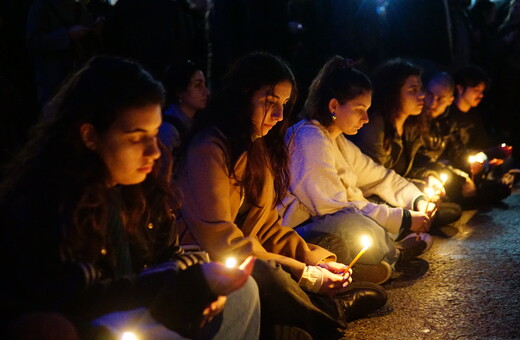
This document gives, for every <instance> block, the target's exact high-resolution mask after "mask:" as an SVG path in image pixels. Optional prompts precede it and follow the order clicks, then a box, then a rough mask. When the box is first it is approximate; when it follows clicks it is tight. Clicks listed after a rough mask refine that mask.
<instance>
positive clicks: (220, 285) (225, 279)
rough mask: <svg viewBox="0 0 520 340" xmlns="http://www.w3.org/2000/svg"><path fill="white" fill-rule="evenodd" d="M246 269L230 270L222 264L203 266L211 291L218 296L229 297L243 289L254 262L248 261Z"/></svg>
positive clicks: (215, 263)
mask: <svg viewBox="0 0 520 340" xmlns="http://www.w3.org/2000/svg"><path fill="white" fill-rule="evenodd" d="M247 261H248V262H247V263H246V265H245V266H244V267H242V266H241V267H235V268H228V267H226V266H225V265H224V264H223V263H220V262H209V263H203V264H202V273H203V274H204V277H205V278H206V282H207V283H208V285H209V287H210V289H211V291H212V292H213V293H214V294H216V295H228V294H230V293H232V292H234V291H235V290H237V289H239V288H240V287H242V286H243V285H244V284H245V283H246V281H247V278H248V277H249V275H250V274H251V271H252V270H253V266H254V260H247Z"/></svg>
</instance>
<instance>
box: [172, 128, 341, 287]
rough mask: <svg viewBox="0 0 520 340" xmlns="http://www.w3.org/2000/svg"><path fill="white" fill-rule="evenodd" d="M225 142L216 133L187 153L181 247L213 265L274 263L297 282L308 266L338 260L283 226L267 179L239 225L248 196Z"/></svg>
mask: <svg viewBox="0 0 520 340" xmlns="http://www.w3.org/2000/svg"><path fill="white" fill-rule="evenodd" d="M223 138H224V137H223V136H222V135H220V134H219V132H218V131H217V130H211V131H208V132H206V133H203V134H199V135H198V136H197V137H196V138H195V140H194V141H193V142H192V144H191V145H190V147H189V150H188V156H187V159H186V163H185V165H184V167H183V169H182V170H181V173H180V176H179V180H178V185H179V187H180V189H181V190H182V193H183V195H184V196H183V206H182V209H181V217H180V221H179V222H180V223H179V226H180V228H181V230H180V232H179V234H180V235H181V243H182V244H190V243H191V244H193V243H196V244H198V245H199V246H200V247H201V248H202V249H204V250H206V251H207V252H208V253H209V254H210V256H211V258H212V259H213V260H220V261H222V260H224V259H225V258H226V257H228V256H235V257H237V258H242V259H243V258H245V257H246V256H248V255H251V254H252V255H254V256H255V257H257V258H260V259H270V260H275V261H277V262H278V263H280V264H282V265H283V266H284V267H285V268H286V269H287V270H288V271H289V272H290V273H291V274H292V276H293V277H294V278H295V279H296V280H299V279H300V278H301V275H302V274H303V270H304V268H305V265H316V264H318V263H319V262H320V261H322V260H324V259H327V260H335V258H336V257H335V255H334V254H332V253H331V252H329V251H327V250H325V249H323V248H320V247H318V246H316V245H312V244H307V243H306V242H305V240H303V239H302V238H301V237H300V236H299V235H298V234H297V233H296V232H295V231H294V230H293V229H292V228H288V227H284V226H282V225H281V224H280V223H281V219H280V217H279V216H278V212H277V210H276V207H275V206H274V205H273V200H274V185H273V179H272V175H271V174H268V175H267V176H268V177H267V178H266V181H265V186H264V190H263V192H262V194H261V197H260V200H259V202H258V204H257V205H258V207H256V206H253V207H252V208H251V209H250V210H249V211H248V212H247V215H246V217H245V219H244V220H243V221H244V222H243V223H242V224H241V225H236V224H235V223H234V221H235V219H236V217H237V214H238V211H239V208H240V206H241V204H242V200H243V195H242V192H241V191H242V190H241V187H240V186H238V185H237V183H236V180H234V179H232V178H230V176H229V175H228V171H227V167H226V163H225V154H224V144H223ZM246 162H247V154H246V153H244V154H243V155H242V156H241V157H240V158H239V160H238V161H237V164H236V165H235V170H236V174H237V176H238V177H239V178H240V177H241V176H243V174H244V170H245V166H246Z"/></svg>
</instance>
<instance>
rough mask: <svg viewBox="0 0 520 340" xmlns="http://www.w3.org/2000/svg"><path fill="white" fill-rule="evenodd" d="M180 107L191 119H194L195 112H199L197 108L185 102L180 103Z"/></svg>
mask: <svg viewBox="0 0 520 340" xmlns="http://www.w3.org/2000/svg"><path fill="white" fill-rule="evenodd" d="M178 107H179V109H180V110H181V111H182V112H183V113H184V114H185V115H186V116H187V117H188V118H190V119H193V117H194V116H195V113H197V110H195V109H194V108H192V107H190V106H187V105H184V104H180V105H179V106H178Z"/></svg>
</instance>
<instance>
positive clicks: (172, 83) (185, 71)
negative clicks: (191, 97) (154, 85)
mask: <svg viewBox="0 0 520 340" xmlns="http://www.w3.org/2000/svg"><path fill="white" fill-rule="evenodd" d="M196 71H202V69H201V68H200V67H198V66H197V65H196V64H195V63H194V62H193V61H191V60H185V61H183V62H178V63H174V64H171V65H169V66H168V68H167V69H166V71H165V72H164V76H163V84H164V87H165V89H166V103H167V104H179V103H180V97H179V94H180V93H182V92H184V91H186V90H187V89H188V86H189V85H190V80H191V77H192V76H193V74H195V72H196Z"/></svg>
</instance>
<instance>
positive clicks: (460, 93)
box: [456, 85, 464, 96]
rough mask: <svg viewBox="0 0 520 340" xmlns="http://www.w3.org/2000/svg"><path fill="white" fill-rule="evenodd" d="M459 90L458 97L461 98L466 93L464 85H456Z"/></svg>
mask: <svg viewBox="0 0 520 340" xmlns="http://www.w3.org/2000/svg"><path fill="white" fill-rule="evenodd" d="M456 88H457V95H458V96H460V95H462V94H463V93H464V86H462V85H456Z"/></svg>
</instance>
